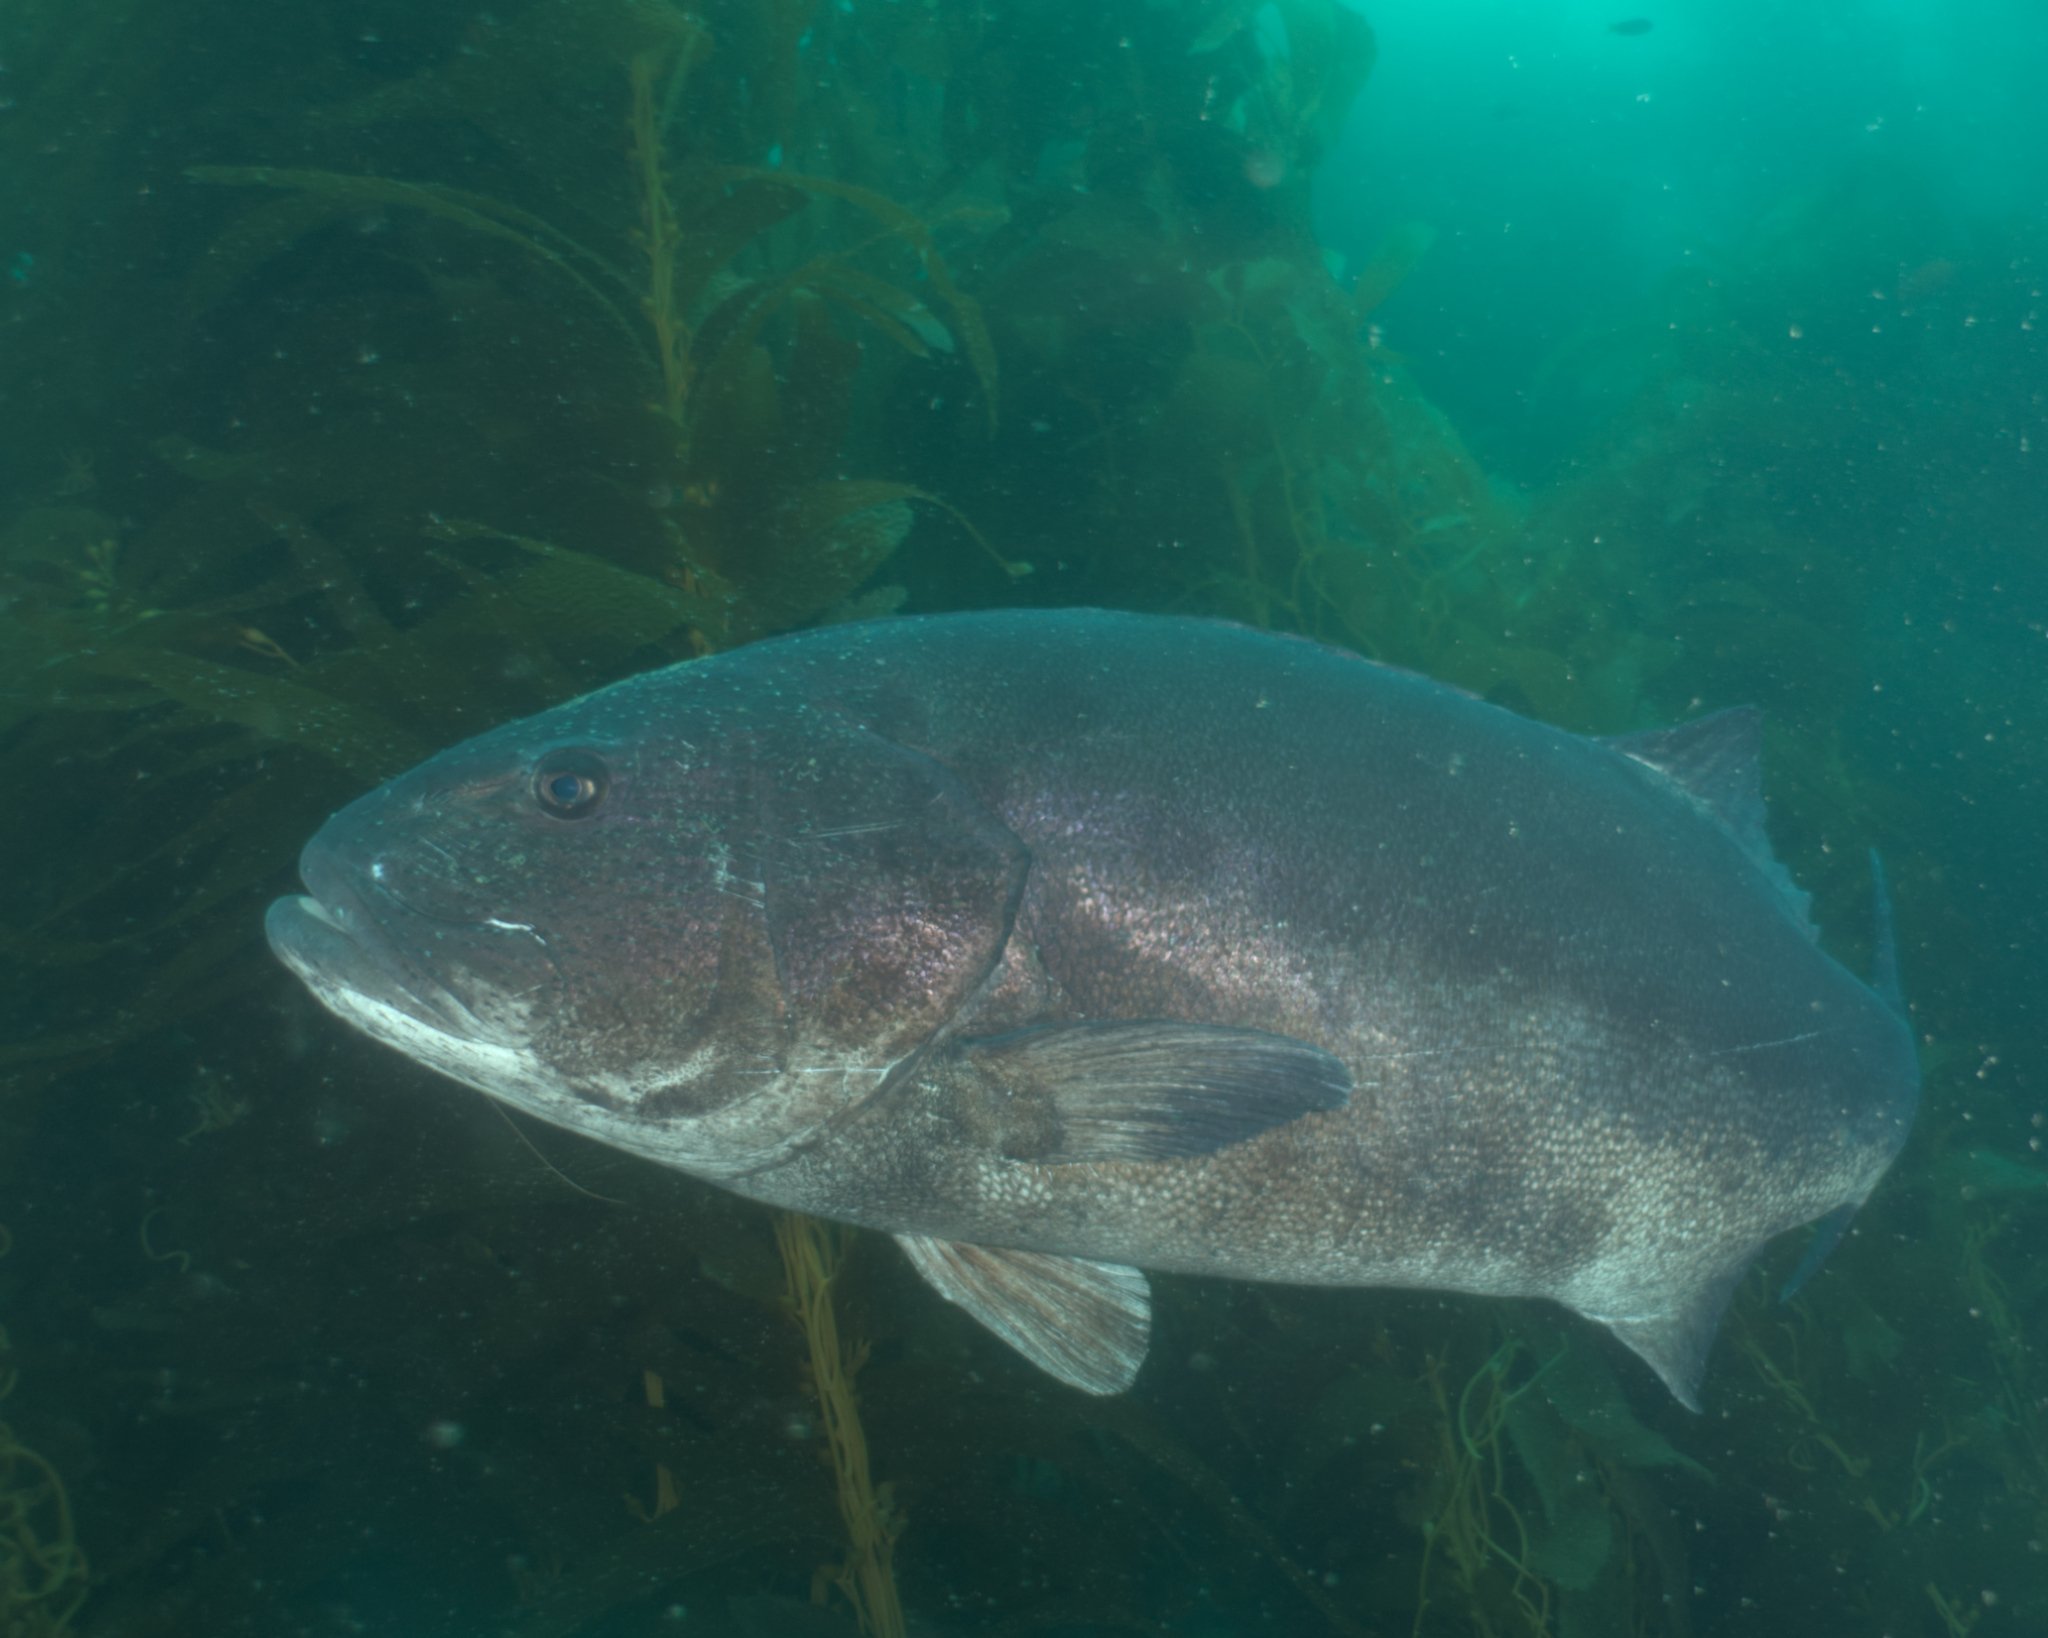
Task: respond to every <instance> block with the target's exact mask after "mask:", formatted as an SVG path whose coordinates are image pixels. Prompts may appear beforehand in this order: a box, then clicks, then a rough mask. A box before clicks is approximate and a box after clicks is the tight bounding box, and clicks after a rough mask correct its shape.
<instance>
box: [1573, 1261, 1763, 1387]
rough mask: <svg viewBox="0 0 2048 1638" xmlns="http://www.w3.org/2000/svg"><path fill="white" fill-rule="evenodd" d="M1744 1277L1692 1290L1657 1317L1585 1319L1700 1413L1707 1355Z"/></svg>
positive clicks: (1729, 1276) (1736, 1274)
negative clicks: (1619, 1342)
mask: <svg viewBox="0 0 2048 1638" xmlns="http://www.w3.org/2000/svg"><path fill="white" fill-rule="evenodd" d="M1741 1278H1742V1270H1741V1269H1740V1268H1736V1269H1733V1270H1731V1271H1730V1272H1728V1273H1726V1274H1724V1275H1722V1276H1721V1277H1720V1278H1718V1279H1715V1280H1709V1281H1708V1282H1707V1283H1706V1284H1704V1285H1702V1286H1700V1287H1699V1288H1698V1289H1697V1290H1695V1291H1693V1292H1692V1293H1691V1294H1690V1295H1689V1296H1688V1297H1687V1298H1686V1299H1685V1300H1684V1301H1682V1302H1680V1303H1679V1304H1678V1305H1677V1306H1676V1307H1674V1308H1669V1309H1666V1310H1665V1311H1664V1312H1662V1313H1658V1314H1632V1315H1629V1316H1627V1317H1625V1318H1611V1317H1609V1316H1608V1315H1605V1314H1589V1315H1588V1316H1587V1318H1589V1319H1593V1320H1596V1321H1598V1322H1599V1323H1600V1324H1602V1325H1604V1326H1606V1327H1607V1329H1608V1330H1610V1331H1612V1332H1613V1333H1614V1334H1615V1335H1616V1336H1617V1337H1619V1338H1620V1339H1621V1340H1622V1341H1623V1342H1625V1343H1627V1344H1628V1345H1629V1347H1631V1348H1633V1349H1634V1350H1635V1351H1636V1353H1637V1354H1638V1355H1639V1356H1640V1357H1641V1358H1642V1361H1643V1363H1644V1364H1646V1365H1648V1366H1649V1367H1650V1369H1651V1370H1653V1371H1655V1372H1656V1373H1657V1375H1658V1376H1659V1377H1660V1378H1662V1380H1663V1383H1664V1386H1665V1387H1667V1388H1669V1389H1670V1390H1671V1396H1672V1398H1674V1399H1676V1400H1677V1401H1678V1402H1679V1403H1680V1404H1681V1405H1683V1406H1684V1407H1685V1408H1686V1409H1687V1410H1689V1411H1698V1410H1699V1408H1700V1378H1701V1377H1703V1376H1705V1375H1706V1371H1707V1350H1708V1349H1710V1348H1712V1347H1713V1345H1714V1335H1715V1333H1716V1332H1717V1331H1719V1330H1720V1329H1721V1316H1722V1315H1723V1314H1725V1313H1726V1312H1727V1311H1728V1299H1729V1298H1730V1297H1732V1296H1734V1295H1735V1287H1736V1285H1737V1283H1738V1282H1739V1281H1740V1280H1741Z"/></svg>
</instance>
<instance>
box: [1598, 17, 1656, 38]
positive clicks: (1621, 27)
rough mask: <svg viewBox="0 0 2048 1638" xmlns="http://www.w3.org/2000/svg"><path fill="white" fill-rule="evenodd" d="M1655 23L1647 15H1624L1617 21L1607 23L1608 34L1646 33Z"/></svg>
mask: <svg viewBox="0 0 2048 1638" xmlns="http://www.w3.org/2000/svg"><path fill="white" fill-rule="evenodd" d="M1656 26H1657V25H1656V24H1655V23H1653V22H1651V21H1650V19H1649V18H1647V17H1624V18H1623V19H1622V20H1621V21H1620V22H1618V23H1609V24H1608V25H1607V32H1608V33H1609V34H1648V33H1649V32H1650V30H1651V29H1653V28H1655V27H1656Z"/></svg>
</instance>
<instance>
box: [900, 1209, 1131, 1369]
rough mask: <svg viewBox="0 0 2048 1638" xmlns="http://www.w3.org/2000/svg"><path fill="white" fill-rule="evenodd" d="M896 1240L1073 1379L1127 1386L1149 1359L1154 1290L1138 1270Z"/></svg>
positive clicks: (1022, 1346)
mask: <svg viewBox="0 0 2048 1638" xmlns="http://www.w3.org/2000/svg"><path fill="white" fill-rule="evenodd" d="M896 1243H897V1244H898V1245H900V1246H901V1247H902V1248H903V1250H904V1252H905V1254H906V1255H908V1257H909V1258H910V1263H911V1266H912V1267H913V1268H915V1269H916V1270H917V1271H918V1273H920V1274H922V1275H923V1276H924V1277H925V1278H926V1279H927V1280H929V1281H931V1283H932V1284H933V1285H934V1286H936V1287H937V1288H938V1292H939V1295H940V1296H942V1297H944V1298H946V1300H947V1301H949V1302H956V1303H958V1304H959V1305H960V1306H961V1307H962V1308H964V1309H966V1310H967V1312H968V1313H970V1314H972V1315H973V1316H974V1317H975V1318H976V1319H978V1320H980V1321H981V1323H982V1324H983V1325H986V1326H987V1327H988V1328H989V1329H990V1330H991V1331H993V1332H995V1334H996V1335H997V1336H999V1337H1001V1338H1002V1339H1003V1340H1004V1341H1005V1342H1007V1343H1008V1344H1009V1345H1010V1346H1011V1347H1012V1348H1015V1349H1016V1350H1017V1352H1018V1353H1020V1354H1022V1355H1023V1356H1024V1357H1025V1358H1026V1359H1028V1360H1030V1361H1031V1363H1032V1364H1034V1365H1036V1366H1038V1367H1039V1368H1040V1369H1041V1370H1045V1371H1049V1372H1051V1373H1052V1374H1053V1375H1054V1376H1056V1377H1058V1378H1059V1379H1060V1380H1061V1381H1062V1382H1064V1383H1066V1384H1067V1385H1068V1386H1070V1387H1075V1388H1079V1389H1080V1390H1081V1391H1082V1392H1083V1393H1122V1392H1123V1391H1124V1389H1126V1388H1128V1387H1129V1386H1130V1385H1131V1383H1132V1381H1133V1380H1134V1379H1135V1378H1136V1377H1137V1374H1138V1367H1139V1366H1140V1365H1142V1364H1143V1363H1144V1362H1145V1346H1146V1344H1147V1342H1148V1341H1149V1340H1150V1338H1151V1334H1152V1289H1151V1287H1150V1286H1149V1285H1148V1284H1147V1283H1146V1280H1145V1276H1144V1274H1143V1273H1142V1272H1141V1271H1140V1270H1138V1269H1135V1268H1126V1267H1124V1266H1123V1265H1121V1264H1119V1263H1096V1262H1090V1261H1088V1260H1087V1259H1086V1258H1082V1257H1055V1256H1051V1255H1049V1254H1047V1253H1045V1252H1039V1251H997V1250H992V1249H990V1248H989V1247H987V1246H970V1245H960V1244H957V1243H955V1242H953V1241H950V1240H932V1239H927V1238H926V1237H924V1236H922V1235H916V1234H899V1235H897V1236H896Z"/></svg>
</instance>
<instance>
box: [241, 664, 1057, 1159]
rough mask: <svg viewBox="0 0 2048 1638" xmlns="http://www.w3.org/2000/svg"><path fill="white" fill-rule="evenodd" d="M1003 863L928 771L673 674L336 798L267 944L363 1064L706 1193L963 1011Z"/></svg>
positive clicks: (839, 721)
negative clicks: (397, 1069) (416, 1079)
mask: <svg viewBox="0 0 2048 1638" xmlns="http://www.w3.org/2000/svg"><path fill="white" fill-rule="evenodd" d="M1026 862H1027V856H1026V853H1025V850H1024V848H1023V845H1022V843H1021V842H1019V841H1018V839H1017V838H1016V837H1015V836H1014V835H1013V834H1012V833H1011V832H1010V831H1009V830H1008V829H1007V827H1005V826H1004V825H1003V824H1002V823H1001V822H1000V820H999V819H997V818H996V817H995V816H994V815H993V814H991V813H990V812H989V811H987V810H986V809H985V808H983V807H982V805H981V804H980V803H979V801H978V800H977V799H976V798H975V797H974V796H973V795H972V794H971V793H970V792H968V791H967V790H966V789H965V788H964V787H962V786H961V784H960V783H959V781H958V780H957V779H956V778H955V777H954V776H953V775H952V774H951V773H950V772H949V771H948V770H947V769H945V768H944V767H943V766H941V765H940V764H938V763H936V762H934V761H932V760H930V759H929V758H927V757H925V756H923V755H921V754H920V753H918V752H917V751H915V750H913V749H908V748H906V747H903V746H901V745H898V744H895V743H893V742H892V741H890V740H888V739H887V738H885V737H882V736H881V735H879V734H877V733H875V732H873V731H871V730H870V729H869V728H868V727H867V726H866V725H864V724H863V723H862V722H860V721H859V720H856V719H855V718H853V717H851V716H848V715H845V714H842V713H840V712H838V711H835V710H834V709H832V708H831V707H830V706H826V705H819V704H817V703H815V702H812V701H809V700H806V699H802V698H799V697H793V696H791V695H789V694H785V693H783V692H780V691H777V690H774V689H763V688H754V689H733V688H730V687H727V686H724V681H723V679H722V678H720V677H718V676H716V675H715V674H713V673H712V672H711V671H710V670H709V669H708V668H705V669H700V668H699V667H695V666H682V667H677V668H674V669H672V670H670V671H666V672H657V673H654V674H652V675H651V676H649V677H645V678H639V679H634V680H633V681H630V682H628V683H623V684H619V685H617V686H615V687H614V688H611V689H607V690H604V691H602V692H600V693H598V694H594V695H591V696H588V697H586V698H585V699H583V700H579V701H576V702H573V703H572V704H570V705H567V706H563V707H560V708H558V709H557V710H554V711H550V712H547V713H544V714H542V715H540V716H538V717H534V718H530V719H528V720H526V721H524V722H519V723H514V724H511V725H509V726H507V727H505V728H500V729H498V730H495V731H493V732H491V733H488V734H485V735H483V736H481V737H480V738H478V739H475V740H471V741H469V742H468V743H467V744H464V745H460V746H457V747H455V748H454V749H452V750H450V751H446V752H444V753H442V754H441V755H439V756H436V757H433V758H432V759H430V760H429V761H427V762H425V763H423V764H421V765H420V766H419V767H417V768H415V769H413V770H412V771H411V772H409V773H406V774H404V775H401V776H400V777H398V778H396V779H394V780H392V781H391V782H390V783H388V784H386V785H384V786H383V787H381V788H380V789H378V790H375V791H373V792H371V793H370V794H368V795H366V796H364V797H362V798H360V799H359V800H357V801H356V802H355V803H353V804H352V805H350V806H349V807H347V808H345V809H343V810H342V811H341V812H340V813H338V814H336V815H335V816H334V817H333V818H332V819H330V820H329V821H328V822H327V824H326V825H325V826H323V827H322V828H321V830H320V831H319V832H318V833H317V834H316V835H315V836H314V837H313V839H312V840H311V841H310V842H309V843H308V844H307V846H306V848H305V851H304V853H303V855H302V857H301V861H300V873H301V876H302V878H303V880H304V884H305V887H306V892H305V893H304V894H302V895H297V896H293V897H289V898H284V899H280V900H278V901H277V902H276V903H275V904H273V905H272V906H271V909H270V912H269V916H268V919H267V924H266V925H267V931H268V934H269V938H270V943H271V946H272V948H273V949H274V950H275V951H276V953H277V955H278V956H279V957H280V958H281V959H282V960H283V961H284V963H285V964H286V965H287V966H288V967H290V968H291V969H292V970H293V971H294V972H295V973H297V974H298V976H299V977H300V978H301V979H303V980H304V981H305V983H306V984H307V986H308V987H309V988H310V989H311V990H312V992H313V993H314V995H315V996H316V997H317V998H318V999H319V1000H320V1001H321V1002H322V1003H324V1004H325V1005H326V1006H327V1007H328V1008H329V1009H330V1010H332V1011H333V1012H335V1013H336V1014H338V1015H339V1016H340V1017H342V1018H343V1019H345V1020H346V1021H348V1022H349V1023H351V1024H353V1025H355V1026H356V1027H357V1028H359V1029H361V1030H363V1031H365V1032H366V1033H367V1034H369V1035H371V1036H373V1037H375V1038H376V1039H377V1040H379V1041H382V1042H384V1043H385V1044H387V1045H389V1046H392V1047H395V1048H397V1049H398V1050H399V1051H401V1052H404V1053H405V1054H407V1055H408V1056H410V1057H412V1058H414V1059H416V1060H418V1061H419V1062H421V1063H423V1064H426V1065H428V1066H429V1067H431V1068H434V1069H436V1070H439V1071H441V1072H443V1073H444V1074H447V1075H450V1076H452V1077H453V1078H455V1079H456V1080H458V1081H461V1082H464V1083H465V1084H467V1085H469V1086H472V1087H475V1088H477V1089H478V1090H480V1091H483V1092H485V1093H488V1094H490V1095H491V1096H493V1097H495V1098H499V1099H501V1100H503V1101H504V1102H505V1103H507V1104H510V1105H513V1106H515V1107H518V1108H520V1109H523V1110H525V1111H527V1112H528V1113H530V1114H533V1115H535V1116H538V1117H539V1118H541V1119H543V1120H546V1121H549V1122H552V1123H554V1124H556V1125H559V1126H563V1127H566V1128H569V1129H571V1130H575V1131H579V1132H582V1133H584V1134H586V1135H588V1136H590V1137H593V1138H596V1139H598V1140H599V1141H602V1142H606V1143H609V1144H612V1145H613V1146H615V1147H619V1148H623V1149H627V1150H629V1151H631V1152H634V1153H637V1154H642V1155H646V1156H649V1157H650V1158H653V1159H656V1160H659V1161H662V1162H665V1163H667V1164H670V1165H675V1166H679V1167H682V1168H683V1169H685V1170H689V1171H693V1172H697V1173H699V1174H701V1175H705V1176H710V1177H715V1178H720V1179H724V1180H732V1179H735V1178H738V1177H742V1176H744V1175H745V1174H746V1173H748V1172H750V1171H756V1170H760V1169H763V1168H765V1167H768V1166H772V1165H774V1164H776V1163H777V1162H778V1161H780V1160H782V1159H784V1158H786V1157H787V1156H788V1155H789V1154H790V1153H791V1152H793V1151H794V1150H795V1149H797V1148H799V1147H801V1146H802V1145H803V1144H804V1143H805V1142H806V1141H808V1140H809V1139H810V1138H811V1137H812V1135H813V1134H815V1133H816V1132H817V1131H818V1130H819V1128H820V1127H822V1126H823V1125H825V1124H826V1123H828V1122H830V1121H832V1120H833V1119H834V1118H835V1117H837V1116H840V1115H843V1114H845V1113H847V1112H849V1111H850V1110H851V1109H852V1108H854V1107H855V1106H857V1105H858V1104H860V1103H861V1102H863V1101H865V1100H866V1099H867V1098H869V1097H872V1096H873V1095H875V1094H876V1093H877V1092H878V1091H879V1090H880V1089H881V1088H882V1086H883V1085H884V1084H885V1083H886V1082H887V1081H888V1080H889V1078H890V1076H891V1074H892V1072H893V1071H895V1070H897V1069H898V1067H899V1066H901V1065H903V1064H905V1063H906V1062H907V1061H908V1060H909V1059H911V1058H913V1057H914V1056H915V1055H916V1053H917V1052H918V1051H919V1050H920V1049H921V1048H922V1047H924V1046H925V1045H926V1044H928V1043H929V1042H930V1041H931V1040H932V1039H933V1038H934V1037H935V1036H936V1035H937V1034H939V1033H941V1032H942V1031H943V1030H944V1029H945V1027H946V1025H947V1023H948V1021H949V1020H951V1019H952V1018H953V1017H954V1015H955V1013H956V1012H957V1010H958V1009H959V1008H960V1007H961V1006H962V1004H963V1003H965V1002H966V1001H967V1000H969V999H970V998H971V997H972V996H974V995H975V994H976V993H978V992H979V991H980V990H981V989H982V988H983V986H985V985H986V984H987V983H988V981H989V980H990V977H991V975H992V974H993V973H994V971H995V969H996V967H997V965H998V963H999V962H1000V960H1001V956H1002V952H1003V948H1004V944H1005V942H1006V940H1007V939H1008V937H1009V932H1010V928H1011V923H1012V921H1013V919H1014V916H1015V913H1016V907H1017V903H1018V900H1019V898H1020V896H1021V893H1022V885H1023V877H1024V871H1025V867H1026Z"/></svg>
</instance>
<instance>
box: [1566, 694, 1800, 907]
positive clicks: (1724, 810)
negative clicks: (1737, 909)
mask: <svg viewBox="0 0 2048 1638" xmlns="http://www.w3.org/2000/svg"><path fill="white" fill-rule="evenodd" d="M1763 727H1764V716H1763V713H1762V712H1761V711H1759V710H1758V709H1757V708H1756V707H1755V706H1753V705H1738V706H1735V707H1734V708H1732V709H1730V710H1727V711H1716V712H1714V713H1713V714H1712V715H1711V716H1705V717H1696V718H1694V719H1693V720H1692V721H1691V722H1682V723H1680V724H1679V725H1678V726H1677V727H1675V728H1652V729H1649V730H1647V731H1645V732H1643V733H1639V734H1613V735H1610V736H1609V737H1608V738H1607V739H1605V740H1603V741H1602V743H1603V744H1605V745H1607V746H1609V747H1611V748H1612V749H1614V750H1617V751H1619V752H1621V754H1622V755H1623V756H1626V757H1632V758H1634V759H1635V760H1636V761H1637V762H1640V763H1642V764H1643V765H1644V766H1645V767H1649V768H1655V769H1656V770H1657V772H1659V773H1660V774H1662V775H1664V777H1665V778H1667V779H1669V780H1670V781H1671V782H1672V784H1674V785H1676V786H1677V787H1678V788H1679V789H1680V790H1682V791H1684V792H1685V794H1686V795H1687V796H1689V797H1691V798H1692V799H1693V801H1695V802H1697V803H1698V804H1699V805H1700V806H1701V807H1702V808H1704V809H1705V810H1706V811H1707V812H1708V813H1710V814H1712V815H1713V816H1714V817H1715V818H1716V819H1718V820H1719V821H1720V822H1721V826H1722V828H1723V829H1724V830H1726V831H1727V832H1728V834H1729V835H1730V836H1733V837H1734V838H1735V840H1736V842H1737V843H1738V844H1739V845H1740V846H1741V848H1742V851H1743V852H1745V853H1747V854H1748V855H1749V856H1750V858H1751V859H1752V860H1753V861H1754V862H1755V864H1756V867H1757V868H1758V869H1759V870H1761V871H1762V872H1763V873H1764V876H1765V878H1766V879H1767V880H1768V881H1769V882H1770V884H1771V885H1772V886H1773V887H1774V888H1776V889H1777V891H1778V897H1779V898H1780V899H1781V900H1782V901H1783V903H1784V905H1785V909H1786V911H1787V913H1788V914H1790V916H1791V917H1792V919H1793V920H1794V921H1796V922H1797V923H1798V924H1799V926H1800V928H1801V929H1802V930H1803V931H1804V932H1805V934H1806V936H1807V937H1808V938H1813V937H1815V936H1816V934H1815V932H1814V927H1813V918H1812V917H1811V916H1810V915H1809V914H1808V913H1807V907H1808V905H1809V904H1811V902H1812V900H1811V899H1810V897H1809V896H1808V895H1807V894H1806V893H1804V892H1802V891H1801V890H1800V888H1799V885H1798V884H1797V883H1796V882H1794V881H1793V880H1792V873H1791V872H1790V871H1788V870H1787V869H1786V868H1785V867H1784V866H1783V865H1782V864H1780V863H1779V862H1778V856H1777V855H1776V854H1775V853H1773V852H1772V851H1771V839H1770V837H1769V836H1768V835H1767V834H1766V833H1765V830H1764V778H1763Z"/></svg>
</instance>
